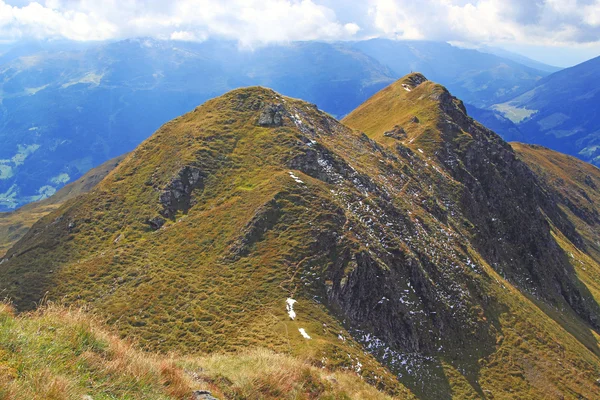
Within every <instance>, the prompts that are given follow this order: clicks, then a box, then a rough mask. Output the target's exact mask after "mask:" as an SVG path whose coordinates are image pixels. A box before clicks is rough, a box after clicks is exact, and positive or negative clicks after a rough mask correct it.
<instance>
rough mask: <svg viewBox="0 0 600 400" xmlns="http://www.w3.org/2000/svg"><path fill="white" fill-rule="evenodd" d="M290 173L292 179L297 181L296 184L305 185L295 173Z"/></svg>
mask: <svg viewBox="0 0 600 400" xmlns="http://www.w3.org/2000/svg"><path fill="white" fill-rule="evenodd" d="M288 173H289V174H290V176H291V177H292V179H293V180H295V181H296V183H304V181H302V180H301V179H300V178H298V177H297V176H296V175H294V173H293V172H292V171H290V172H288Z"/></svg>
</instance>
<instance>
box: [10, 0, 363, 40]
mask: <svg viewBox="0 0 600 400" xmlns="http://www.w3.org/2000/svg"><path fill="white" fill-rule="evenodd" d="M7 1H8V0H0V35H1V36H2V37H4V38H5V39H6V38H11V39H19V38H23V37H34V38H48V37H51V38H53V37H63V38H67V39H74V40H102V39H111V38H119V37H131V36H157V37H162V38H172V39H176V40H202V39H205V38H207V37H209V36H218V37H224V38H228V39H235V40H238V41H239V42H240V43H241V44H242V45H245V46H251V45H253V44H255V43H267V42H286V41H294V40H344V39H350V38H352V37H353V36H354V35H356V33H357V32H358V31H359V30H360V27H359V26H358V25H357V24H356V23H354V22H353V21H344V22H340V21H338V18H337V17H336V13H335V11H334V10H333V9H331V8H329V7H326V6H323V5H320V4H317V3H316V2H314V1H313V0H174V1H170V2H164V1H157V0H145V1H143V0H121V1H116V0H103V1H91V0H48V1H46V2H45V3H44V4H43V5H42V4H40V3H37V2H32V3H29V4H27V5H22V6H16V5H14V6H11V5H9V4H8V3H7Z"/></svg>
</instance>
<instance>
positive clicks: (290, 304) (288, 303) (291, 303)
mask: <svg viewBox="0 0 600 400" xmlns="http://www.w3.org/2000/svg"><path fill="white" fill-rule="evenodd" d="M294 303H296V300H294V299H292V298H288V299H287V300H286V301H285V309H286V310H287V313H288V315H289V316H290V318H291V319H292V320H294V319H296V312H295V311H294Z"/></svg>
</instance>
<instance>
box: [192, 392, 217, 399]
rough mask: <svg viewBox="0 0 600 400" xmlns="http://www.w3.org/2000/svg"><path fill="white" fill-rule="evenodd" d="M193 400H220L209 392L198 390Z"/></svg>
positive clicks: (194, 393)
mask: <svg viewBox="0 0 600 400" xmlns="http://www.w3.org/2000/svg"><path fill="white" fill-rule="evenodd" d="M192 400H219V399H217V398H216V397H214V396H213V395H212V393H210V392H209V391H208V390H196V391H195V392H193V393H192Z"/></svg>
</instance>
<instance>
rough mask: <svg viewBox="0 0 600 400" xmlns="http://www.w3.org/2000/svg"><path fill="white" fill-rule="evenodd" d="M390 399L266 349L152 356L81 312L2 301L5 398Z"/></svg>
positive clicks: (347, 377)
mask: <svg viewBox="0 0 600 400" xmlns="http://www.w3.org/2000/svg"><path fill="white" fill-rule="evenodd" d="M194 390H209V391H211V392H212V393H213V395H214V396H216V397H218V398H220V399H259V398H260V399H317V398H319V399H327V398H329V399H385V398H388V397H387V396H385V395H383V394H382V393H380V392H378V391H377V390H376V389H375V388H373V387H371V386H369V385H368V384H366V383H365V382H364V381H362V380H361V379H360V377H359V376H358V375H356V374H353V373H349V372H335V373H332V372H329V371H328V370H325V369H320V368H317V367H315V366H312V365H310V364H309V363H307V362H305V361H303V360H301V359H298V358H293V357H291V356H288V355H283V354H276V353H274V352H272V351H270V350H266V349H254V350H248V351H246V352H244V353H242V354H214V355H210V356H206V357H202V356H199V357H193V358H192V357H188V358H184V357H179V356H176V355H158V354H152V353H146V352H143V351H141V350H139V349H137V348H136V346H135V345H134V344H132V343H128V342H126V341H123V340H122V339H119V338H118V337H117V336H115V335H113V334H111V333H109V332H108V331H107V330H106V329H105V328H104V327H103V326H102V325H101V323H100V322H98V321H97V320H96V319H94V318H93V317H90V316H89V315H88V314H87V313H85V312H83V311H81V310H72V309H71V310H70V309H65V308H61V307H58V306H54V305H48V306H45V307H43V308H42V309H40V310H38V311H35V312H32V313H28V314H22V315H19V316H17V315H15V314H14V312H13V309H12V307H11V306H9V305H8V304H5V303H0V399H1V400H9V399H11V400H12V399H14V400H17V399H78V400H80V399H90V398H91V399H189V398H191V395H192V392H193V391H194Z"/></svg>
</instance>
